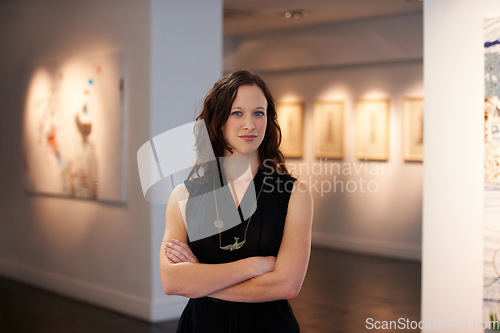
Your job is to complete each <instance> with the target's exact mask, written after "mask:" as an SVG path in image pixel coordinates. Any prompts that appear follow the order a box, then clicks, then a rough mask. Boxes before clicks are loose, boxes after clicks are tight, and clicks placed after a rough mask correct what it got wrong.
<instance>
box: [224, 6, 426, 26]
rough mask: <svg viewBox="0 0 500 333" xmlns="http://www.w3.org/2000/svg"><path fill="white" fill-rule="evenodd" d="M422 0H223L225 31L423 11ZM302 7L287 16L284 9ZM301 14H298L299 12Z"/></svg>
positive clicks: (312, 23) (310, 23)
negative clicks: (288, 17)
mask: <svg viewBox="0 0 500 333" xmlns="http://www.w3.org/2000/svg"><path fill="white" fill-rule="evenodd" d="M422 7H423V2H422V1H421V0H224V34H225V35H243V34H254V33H261V32H269V31H273V30H283V29H289V28H294V27H303V26H308V25H315V24H322V23H329V22H340V21H348V20H356V19H364V18H372V17H381V16H388V15H398V14H407V13H417V12H422ZM293 10H302V11H305V15H303V17H302V18H300V19H293V18H291V19H286V18H284V13H285V12H286V11H293ZM299 16H300V15H299Z"/></svg>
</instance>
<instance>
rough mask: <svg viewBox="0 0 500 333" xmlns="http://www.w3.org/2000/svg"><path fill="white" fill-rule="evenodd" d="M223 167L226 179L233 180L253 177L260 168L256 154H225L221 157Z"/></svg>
mask: <svg viewBox="0 0 500 333" xmlns="http://www.w3.org/2000/svg"><path fill="white" fill-rule="evenodd" d="M222 166H223V169H224V174H225V176H226V179H228V180H229V181H234V180H236V179H238V178H250V179H253V178H254V177H255V175H256V174H257V172H258V171H259V168H260V161H259V157H258V155H254V156H235V155H234V154H231V153H229V154H226V155H225V156H224V159H223V164H222Z"/></svg>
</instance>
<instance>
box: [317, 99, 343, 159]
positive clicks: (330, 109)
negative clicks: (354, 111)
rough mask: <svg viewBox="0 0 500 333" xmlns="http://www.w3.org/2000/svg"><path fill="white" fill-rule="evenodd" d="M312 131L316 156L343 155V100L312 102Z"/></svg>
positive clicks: (335, 156)
mask: <svg viewBox="0 0 500 333" xmlns="http://www.w3.org/2000/svg"><path fill="white" fill-rule="evenodd" d="M314 133H315V156H316V157H317V158H338V159H340V158H342V157H343V156H344V102H341V101H317V102H315V103H314Z"/></svg>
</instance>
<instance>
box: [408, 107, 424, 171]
mask: <svg viewBox="0 0 500 333" xmlns="http://www.w3.org/2000/svg"><path fill="white" fill-rule="evenodd" d="M403 158H404V160H405V161H409V162H422V161H423V160H424V99H423V98H411V97H405V98H404V99H403Z"/></svg>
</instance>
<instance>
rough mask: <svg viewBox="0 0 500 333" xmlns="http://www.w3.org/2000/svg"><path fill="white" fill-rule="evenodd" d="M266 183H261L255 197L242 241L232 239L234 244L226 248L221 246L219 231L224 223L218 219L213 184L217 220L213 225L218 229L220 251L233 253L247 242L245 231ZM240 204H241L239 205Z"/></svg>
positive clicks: (236, 238)
mask: <svg viewBox="0 0 500 333" xmlns="http://www.w3.org/2000/svg"><path fill="white" fill-rule="evenodd" d="M265 182H266V178H264V180H263V181H262V186H261V187H260V190H259V194H258V195H257V199H256V200H255V204H254V206H253V208H252V215H250V217H249V218H248V222H247V226H246V228H245V234H244V237H243V240H242V241H241V242H238V240H239V239H240V238H239V237H234V244H229V245H226V246H222V235H221V231H220V230H221V229H222V228H223V227H224V222H222V220H221V219H220V218H219V208H218V207H217V195H216V194H215V182H214V183H213V185H214V200H215V212H216V213H217V220H215V222H214V225H215V227H216V228H217V229H219V248H220V249H221V250H228V251H234V250H238V249H241V247H242V246H243V245H244V244H245V242H246V241H247V231H248V226H249V225H250V221H252V217H253V214H254V213H255V207H256V206H257V202H258V201H259V197H260V194H261V193H262V189H263V188H264V183H265ZM240 204H241V203H240Z"/></svg>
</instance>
